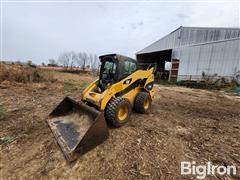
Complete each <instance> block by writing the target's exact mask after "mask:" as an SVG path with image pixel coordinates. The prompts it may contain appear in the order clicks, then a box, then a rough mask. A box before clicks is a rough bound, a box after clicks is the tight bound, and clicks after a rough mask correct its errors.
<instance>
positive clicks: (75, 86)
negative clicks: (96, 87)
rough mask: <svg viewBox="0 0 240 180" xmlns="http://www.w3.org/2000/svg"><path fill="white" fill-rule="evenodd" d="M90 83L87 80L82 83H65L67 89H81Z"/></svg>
mask: <svg viewBox="0 0 240 180" xmlns="http://www.w3.org/2000/svg"><path fill="white" fill-rule="evenodd" d="M87 85H88V83H86V82H84V81H83V82H82V83H81V84H79V83H64V90H65V91H70V92H72V91H81V90H83V89H84V88H86V87H87Z"/></svg>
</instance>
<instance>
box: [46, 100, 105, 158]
mask: <svg viewBox="0 0 240 180" xmlns="http://www.w3.org/2000/svg"><path fill="white" fill-rule="evenodd" d="M47 122H48V125H49V126H50V128H51V130H52V132H53V134H54V136H55V138H56V140H57V142H58V144H59V146H60V148H61V149H62V151H63V153H64V155H65V157H66V159H67V160H68V161H74V160H75V159H76V158H77V156H78V155H81V154H84V153H85V152H87V151H89V150H91V149H93V148H94V147H96V146H97V145H99V144H101V143H102V142H103V141H105V140H106V139H107V138H108V135H109V132H108V128H107V124H106V121H105V118H104V114H103V112H99V111H97V110H96V109H94V108H92V107H90V106H88V105H86V104H85V103H83V102H81V101H80V102H76V101H74V100H72V99H71V98H69V97H66V98H64V100H63V101H62V102H61V103H60V104H59V105H58V106H57V107H56V108H55V109H54V110H53V111H52V112H51V113H50V115H49V117H48V119H47Z"/></svg>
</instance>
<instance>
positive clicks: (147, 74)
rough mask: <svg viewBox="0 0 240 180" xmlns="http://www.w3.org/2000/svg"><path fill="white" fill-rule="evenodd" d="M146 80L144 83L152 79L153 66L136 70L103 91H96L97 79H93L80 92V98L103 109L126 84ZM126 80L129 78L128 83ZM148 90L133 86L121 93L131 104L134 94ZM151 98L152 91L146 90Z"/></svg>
mask: <svg viewBox="0 0 240 180" xmlns="http://www.w3.org/2000/svg"><path fill="white" fill-rule="evenodd" d="M139 79H141V80H146V81H145V85H146V84H148V83H150V82H153V81H154V75H153V68H151V69H148V70H137V71H135V72H134V73H132V74H130V75H129V76H127V77H126V78H124V79H122V80H121V81H119V82H117V83H115V84H113V85H111V86H109V87H108V88H107V89H106V90H105V91H104V92H102V93H97V91H96V88H97V83H98V80H96V81H94V82H93V83H92V84H90V85H89V86H88V87H87V88H86V89H85V90H84V91H83V94H82V100H83V101H87V102H90V103H92V104H94V105H96V106H97V107H98V109H99V110H102V111H103V110H104V109H105V107H106V105H107V103H108V102H109V100H110V99H111V98H112V97H115V94H117V93H119V92H121V91H123V90H125V89H126V88H127V87H128V86H130V85H132V84H133V83H134V82H135V81H137V80H139ZM126 80H131V81H130V83H124V82H125V81H126ZM143 90H145V91H148V90H147V89H146V87H145V86H144V87H140V86H138V87H135V88H134V89H131V90H130V91H129V92H127V93H125V94H124V95H122V97H123V98H126V99H127V100H128V101H129V102H130V103H131V104H132V105H133V103H134V100H135V97H136V95H137V94H138V93H139V92H140V91H143ZM148 92H149V93H150V95H151V97H152V98H153V96H154V91H153V90H150V91H148Z"/></svg>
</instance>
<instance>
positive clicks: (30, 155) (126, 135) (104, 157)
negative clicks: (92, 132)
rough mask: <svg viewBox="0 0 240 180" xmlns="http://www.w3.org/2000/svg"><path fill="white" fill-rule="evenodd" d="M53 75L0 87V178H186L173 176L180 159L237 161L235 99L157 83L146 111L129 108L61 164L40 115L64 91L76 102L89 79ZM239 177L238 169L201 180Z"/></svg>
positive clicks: (239, 115) (239, 126)
mask: <svg viewBox="0 0 240 180" xmlns="http://www.w3.org/2000/svg"><path fill="white" fill-rule="evenodd" d="M56 77H57V78H58V79H59V81H58V82H55V83H33V84H19V83H15V84H11V83H10V84H8V83H5V84H4V85H3V86H0V104H1V105H3V106H4V107H5V109H6V116H5V118H3V119H1V120H0V128H1V131H0V137H5V136H10V137H14V139H15V140H14V141H12V142H11V143H9V144H3V145H1V146H0V148H1V149H0V175H1V179H39V178H40V179H194V177H191V176H181V175H180V162H181V161H196V164H200V163H205V164H206V162H208V161H211V162H213V163H214V164H217V165H236V166H240V140H239V139H240V98H239V97H236V96H230V95H227V94H225V93H224V92H217V91H216V92H214V91H212V92H210V91H206V90H197V89H190V88H184V87H176V86H169V87H168V86H157V85H156V86H155V99H154V100H153V104H152V108H151V110H150V113H148V114H145V115H140V114H137V113H134V112H133V113H132V116H131V119H130V121H129V123H127V124H126V125H125V126H123V127H121V128H110V137H109V138H108V140H107V141H105V142H104V143H103V144H101V145H99V146H98V147H96V148H95V149H93V150H92V151H90V152H88V153H87V154H85V155H83V156H81V157H80V158H79V159H78V160H77V161H76V162H74V163H68V162H67V161H66V160H65V158H64V156H63V154H62V152H61V150H60V148H59V147H58V145H57V143H56V141H55V140H54V137H53V135H52V133H51V131H50V129H49V127H48V125H47V123H46V122H45V120H46V117H47V115H48V114H49V113H50V112H51V110H52V109H53V108H54V107H55V106H56V105H57V104H58V103H59V102H60V101H61V100H62V99H63V98H64V97H65V96H71V97H74V98H75V99H79V98H80V91H81V89H82V88H84V86H85V85H86V84H88V83H89V82H91V80H92V79H93V78H92V77H91V76H79V75H70V74H66V75H64V77H63V75H59V74H57V75H56ZM69 83H72V84H69ZM74 83H75V84H74ZM78 87H80V88H78ZM239 178H240V175H239V171H238V174H237V176H218V177H217V176H208V177H207V179H239Z"/></svg>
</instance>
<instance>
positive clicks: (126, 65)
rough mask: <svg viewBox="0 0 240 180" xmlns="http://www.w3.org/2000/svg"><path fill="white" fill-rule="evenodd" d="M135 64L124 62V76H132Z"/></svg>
mask: <svg viewBox="0 0 240 180" xmlns="http://www.w3.org/2000/svg"><path fill="white" fill-rule="evenodd" d="M136 68H137V67H136V63H134V62H131V61H125V62H124V71H123V74H124V75H129V74H132V73H133V72H134V71H136Z"/></svg>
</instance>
